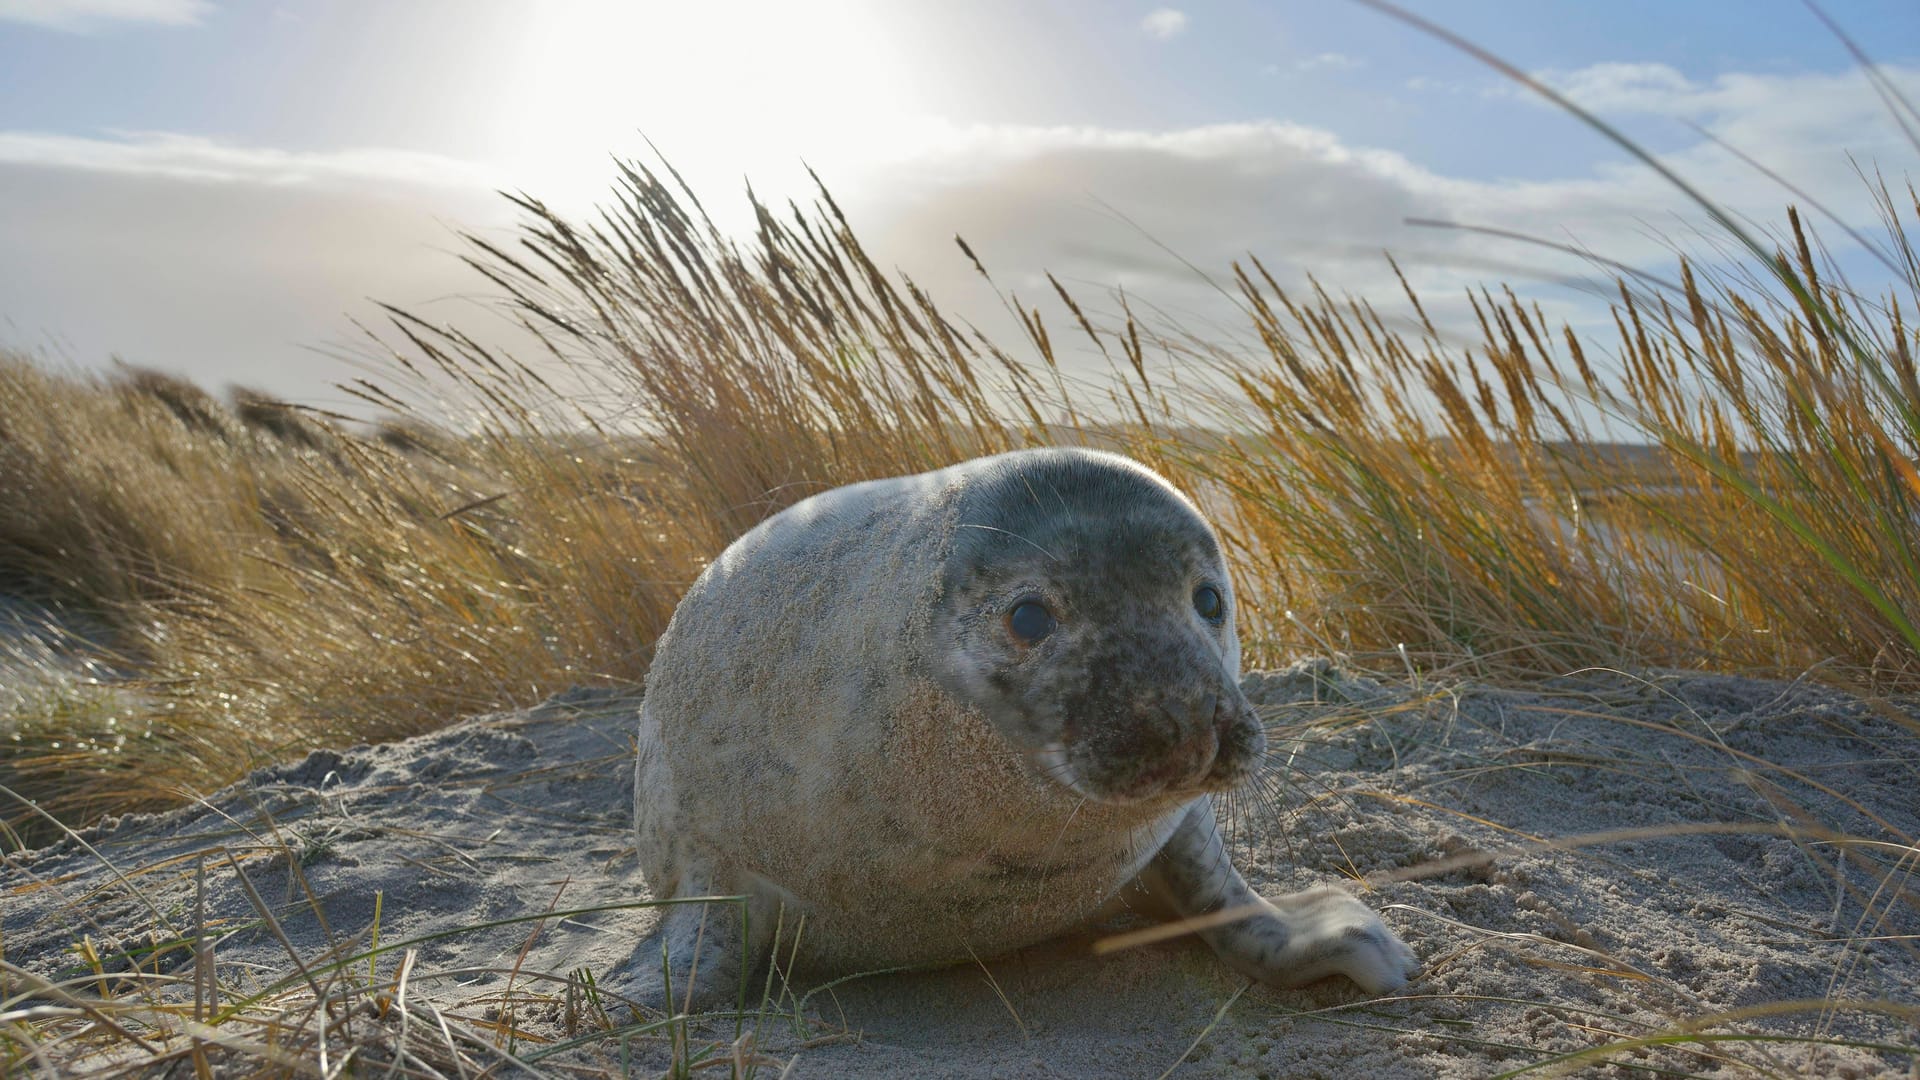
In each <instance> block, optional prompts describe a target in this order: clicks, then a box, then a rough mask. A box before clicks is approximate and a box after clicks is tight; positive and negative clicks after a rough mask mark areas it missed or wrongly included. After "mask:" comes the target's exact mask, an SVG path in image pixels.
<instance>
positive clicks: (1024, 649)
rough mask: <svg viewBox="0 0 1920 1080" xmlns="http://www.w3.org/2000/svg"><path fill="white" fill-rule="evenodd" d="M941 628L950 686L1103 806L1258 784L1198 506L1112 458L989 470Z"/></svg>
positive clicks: (1046, 456)
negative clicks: (1253, 777) (1250, 782)
mask: <svg viewBox="0 0 1920 1080" xmlns="http://www.w3.org/2000/svg"><path fill="white" fill-rule="evenodd" d="M982 466H983V471H982V472H981V473H979V474H976V475H974V476H972V477H970V482H969V483H968V485H967V488H966V490H965V492H964V493H963V494H962V495H961V497H960V499H959V502H958V506H957V509H958V512H959V517H958V528H957V529H956V531H955V535H954V542H953V548H952V553H951V555H950V557H949V558H948V560H947V563H946V567H945V571H944V576H943V581H942V590H941V600H940V604H939V606H938V609H937V611H936V612H935V617H934V624H933V627H932V635H931V644H932V646H933V648H932V655H931V656H930V657H929V660H930V663H931V664H932V666H933V668H934V671H935V675H936V677H937V678H938V679H939V681H940V682H941V684H942V685H943V686H944V687H945V688H946V690H947V691H948V692H949V693H951V694H953V695H954V696H955V697H957V698H958V699H960V700H961V701H964V702H966V703H967V704H970V705H972V706H973V707H975V708H976V709H978V710H980V711H981V712H982V713H984V714H985V715H986V717H987V718H988V720H989V721H991V722H992V724H993V726H994V728H995V729H996V730H998V731H999V733H1000V734H1001V735H1002V736H1003V737H1004V738H1005V739H1006V740H1007V741H1008V742H1009V743H1011V744H1012V745H1013V746H1014V747H1015V748H1016V749H1018V750H1020V751H1021V752H1022V753H1023V754H1024V755H1026V758H1027V760H1028V761H1029V762H1031V763H1032V764H1033V765H1034V766H1035V768H1036V769H1037V770H1039V771H1040V772H1041V773H1042V774H1043V775H1045V776H1046V778H1047V779H1048V780H1050V781H1052V782H1054V783H1057V784H1059V785H1061V786H1063V787H1065V788H1067V789H1070V790H1072V791H1074V792H1077V793H1079V794H1081V795H1084V796H1086V797H1088V798H1091V799H1094V800H1096V801H1100V802H1111V803H1142V802H1149V801H1151V802H1156V803H1157V802H1160V801H1162V800H1173V799H1191V798H1193V797H1195V796H1197V795H1199V794H1201V793H1203V792H1208V791H1224V790H1227V789H1229V788H1233V787H1236V786H1238V785H1239V784H1240V783H1241V782H1243V781H1245V780H1246V779H1247V778H1248V777H1249V776H1251V775H1252V773H1253V770H1254V768H1255V767H1256V766H1257V765H1258V763H1259V761H1260V757H1261V755H1262V753H1264V751H1265V748H1266V737H1265V735H1264V733H1263V732H1262V730H1261V727H1260V723H1259V720H1258V719H1257V718H1256V717H1255V716H1254V713H1253V709H1252V707H1251V706H1250V705H1249V704H1248V703H1247V699H1246V697H1245V696H1244V695H1242V694H1241V692H1240V687H1239V674H1240V646H1239V640H1238V638H1237V637H1236V636H1235V634H1234V610H1233V602H1234V598H1233V586H1232V584H1231V583H1230V582H1229V581H1228V580H1227V571H1226V565H1225V562H1224V560H1223V559H1222V557H1221V551H1220V543H1219V540H1218V539H1217V538H1216V537H1215V536H1214V533H1213V529H1212V528H1211V527H1210V526H1209V525H1208V524H1207V522H1206V520H1205V519H1204V518H1202V517H1201V516H1200V513H1199V511H1197V510H1196V509H1195V508H1194V506H1193V504H1192V503H1190V502H1188V501H1187V499H1186V498H1185V497H1184V496H1182V495H1181V494H1180V493H1179V492H1177V491H1175V490H1174V489H1173V488H1172V487H1171V486H1170V485H1169V484H1167V482H1166V481H1165V480H1162V479H1161V478H1160V477H1159V476H1157V475H1155V474H1154V473H1153V472H1151V471H1149V470H1148V469H1146V468H1145V467H1143V466H1141V465H1139V464H1137V463H1135V462H1133V461H1130V460H1128V459H1126V458H1122V457H1118V456H1116V455H1112V454H1102V453H1095V452H1092V451H1083V450H1034V451H1022V452H1017V453H1012V454H1003V455H1001V456H999V457H997V458H992V459H989V460H988V461H987V462H984V463H982Z"/></svg>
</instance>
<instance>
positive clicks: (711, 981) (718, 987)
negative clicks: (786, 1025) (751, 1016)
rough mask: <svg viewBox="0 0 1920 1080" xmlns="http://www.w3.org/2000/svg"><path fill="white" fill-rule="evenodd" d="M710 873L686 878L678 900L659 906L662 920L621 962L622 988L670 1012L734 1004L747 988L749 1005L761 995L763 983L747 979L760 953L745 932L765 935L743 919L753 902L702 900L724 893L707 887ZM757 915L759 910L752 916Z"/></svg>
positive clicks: (750, 976)
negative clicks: (753, 983)
mask: <svg viewBox="0 0 1920 1080" xmlns="http://www.w3.org/2000/svg"><path fill="white" fill-rule="evenodd" d="M707 877H708V875H701V876H700V878H701V879H699V880H696V879H695V878H694V877H693V876H685V877H682V879H681V880H680V882H679V886H680V887H679V888H677V889H676V890H674V901H673V902H671V903H668V904H666V905H664V906H663V907H662V908H661V909H660V922H659V924H658V925H657V926H655V927H654V930H653V932H652V933H650V934H648V935H647V936H646V937H644V938H642V939H641V941H640V944H639V946H638V947H636V948H635V949H634V951H633V954H632V956H630V957H629V958H628V959H627V962H626V964H625V965H624V966H623V967H622V969H621V973H620V974H621V977H622V983H623V984H624V985H623V986H622V987H621V989H622V991H623V992H625V993H627V994H629V995H630V996H632V997H634V998H635V999H636V1000H638V1001H640V1002H641V1003H643V1004H646V1005H649V1006H652V1007H655V1008H658V1009H661V1010H662V1011H664V1012H667V1013H670V1014H671V1013H679V1012H708V1011H714V1010H724V1009H731V1008H733V1007H734V1006H735V1004H736V1003H737V1002H739V1001H740V1000H741V998H742V994H743V987H745V994H746V997H747V1003H748V1004H749V1005H751V1004H753V1003H754V1002H755V1001H757V1000H758V997H759V991H760V987H759V986H757V985H755V986H746V985H745V982H744V981H743V980H751V979H752V977H753V974H754V972H755V971H756V970H758V969H759V966H760V965H759V961H760V960H761V959H762V958H761V957H760V956H759V955H757V954H756V952H755V950H754V948H753V944H752V942H750V941H749V939H748V935H747V933H745V932H743V931H750V932H751V933H752V936H753V937H754V938H756V939H758V938H762V937H764V934H763V933H762V931H761V928H760V927H759V926H756V925H752V923H751V922H749V924H748V925H747V926H744V927H743V926H742V924H741V919H742V917H743V914H744V913H743V907H745V906H747V905H748V904H750V902H748V901H741V900H739V899H732V900H727V899H719V900H703V899H700V898H702V897H707V896H720V895H724V893H722V892H720V891H718V890H711V889H707V888H705V887H704V880H705V879H706V878H707ZM759 914H760V913H759V912H758V911H757V910H755V911H753V912H752V914H751V916H750V918H751V919H753V920H757V919H758V917H759ZM762 951H764V946H763V948H762Z"/></svg>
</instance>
